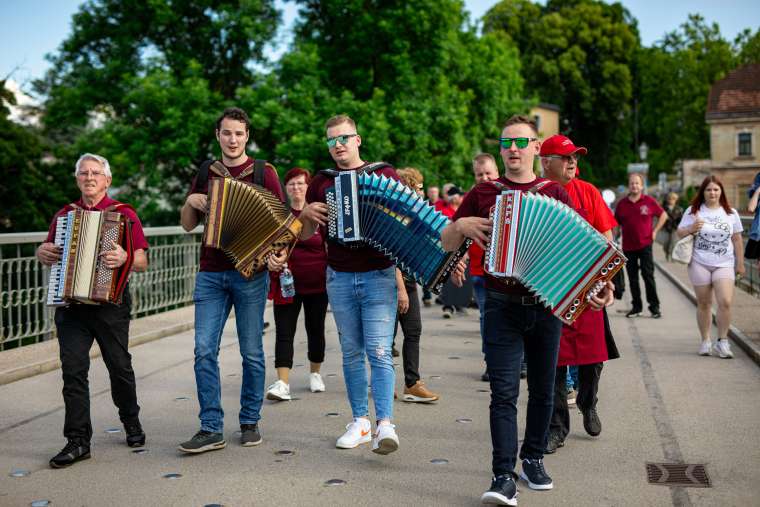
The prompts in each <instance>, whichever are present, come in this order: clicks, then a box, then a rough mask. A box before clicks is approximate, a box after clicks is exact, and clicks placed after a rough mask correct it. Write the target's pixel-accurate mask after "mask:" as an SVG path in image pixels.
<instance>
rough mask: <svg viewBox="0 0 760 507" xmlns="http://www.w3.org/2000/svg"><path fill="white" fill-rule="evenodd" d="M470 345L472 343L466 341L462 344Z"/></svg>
mask: <svg viewBox="0 0 760 507" xmlns="http://www.w3.org/2000/svg"><path fill="white" fill-rule="evenodd" d="M471 343H472V342H471V341H470V340H466V341H465V342H464V344H465V345H469V344H471Z"/></svg>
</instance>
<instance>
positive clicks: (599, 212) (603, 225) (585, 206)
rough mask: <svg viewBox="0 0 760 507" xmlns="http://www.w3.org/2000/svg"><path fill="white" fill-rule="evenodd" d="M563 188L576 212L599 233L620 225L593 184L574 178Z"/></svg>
mask: <svg viewBox="0 0 760 507" xmlns="http://www.w3.org/2000/svg"><path fill="white" fill-rule="evenodd" d="M563 188H564V189H565V191H566V192H567V194H568V195H569V196H570V199H572V200H573V202H574V203H575V206H576V211H578V214H579V215H581V216H582V217H583V218H585V219H586V221H587V222H588V223H590V224H591V225H592V226H593V227H594V229H596V230H597V231H599V232H607V231H609V230H611V229H612V228H613V227H615V226H616V225H617V224H618V223H617V221H616V220H615V216H614V215H613V214H612V211H611V210H610V208H609V206H607V203H606V202H604V199H602V194H601V193H599V190H598V189H597V188H596V187H595V186H594V185H592V184H591V183H589V182H587V181H583V180H579V179H578V178H573V179H572V180H571V181H570V183H568V184H567V185H563Z"/></svg>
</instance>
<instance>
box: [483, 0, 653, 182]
mask: <svg viewBox="0 0 760 507" xmlns="http://www.w3.org/2000/svg"><path fill="white" fill-rule="evenodd" d="M483 30H484V32H486V33H497V32H501V33H504V34H505V35H506V37H508V38H509V39H510V40H511V41H513V43H514V44H515V45H516V46H517V47H518V48H519V49H520V52H521V56H522V64H523V76H524V78H525V82H526V89H528V90H530V91H531V92H532V93H534V94H535V98H536V99H539V100H541V101H543V102H550V103H554V104H557V105H559V106H560V110H561V112H560V114H561V116H562V121H563V123H562V125H561V130H562V131H563V133H566V134H567V135H570V136H571V137H572V138H573V140H574V141H575V142H576V143H578V144H582V145H584V146H587V147H588V148H589V156H588V160H587V161H586V162H584V163H583V165H582V166H583V167H584V177H586V178H591V179H595V180H596V181H597V182H600V183H612V182H617V181H619V179H620V177H621V175H622V174H624V166H625V163H626V162H628V161H630V159H631V157H632V155H633V153H632V150H631V147H632V144H633V143H632V121H631V111H632V108H631V104H632V101H633V86H632V80H633V72H632V66H633V63H634V58H635V55H636V51H637V49H638V48H639V45H640V43H639V36H638V29H637V25H636V21H635V20H634V19H633V17H632V16H631V14H630V13H629V12H628V11H627V10H626V9H625V8H624V7H623V6H622V5H621V4H620V3H618V2H615V3H611V4H607V3H605V2H601V1H599V0H573V1H570V2H568V1H556V0H550V1H549V2H547V4H546V5H545V6H543V7H542V6H540V5H538V4H536V3H533V2H529V1H527V0H502V1H501V2H499V3H498V4H496V5H495V6H494V7H493V8H491V10H489V11H488V12H487V13H486V15H485V17H484V20H483Z"/></svg>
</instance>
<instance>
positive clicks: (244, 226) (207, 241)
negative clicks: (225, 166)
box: [203, 178, 302, 278]
mask: <svg viewBox="0 0 760 507" xmlns="http://www.w3.org/2000/svg"><path fill="white" fill-rule="evenodd" d="M208 203H209V213H208V217H207V218H208V222H207V223H206V230H205V234H204V239H203V244H204V245H205V246H207V247H211V248H218V249H221V250H223V251H224V252H225V253H226V254H227V256H228V257H229V258H230V259H231V260H232V262H233V263H234V264H235V269H237V270H238V271H239V272H240V273H241V274H242V275H243V276H245V277H246V278H250V277H251V276H253V274H254V273H256V272H258V271H261V270H263V269H264V268H265V267H266V262H267V259H268V258H269V256H270V255H271V254H272V253H273V252H276V251H279V250H282V249H288V250H290V249H292V248H293V246H294V245H295V244H296V242H297V241H298V235H299V234H300V233H301V227H302V224H301V222H300V221H299V220H298V219H297V218H296V217H295V216H294V215H293V214H292V213H290V212H289V211H288V210H287V209H286V208H285V205H284V204H283V203H282V202H281V201H280V200H279V199H278V198H277V197H275V196H274V195H273V194H272V193H271V192H269V191H268V190H267V189H265V188H262V187H260V186H258V185H253V184H250V183H245V182H242V181H237V180H233V179H231V178H212V179H211V181H210V182H209V186H208Z"/></svg>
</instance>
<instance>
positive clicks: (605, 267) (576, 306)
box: [484, 190, 626, 324]
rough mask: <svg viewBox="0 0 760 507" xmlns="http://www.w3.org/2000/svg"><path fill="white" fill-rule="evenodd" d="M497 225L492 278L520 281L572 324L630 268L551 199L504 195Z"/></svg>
mask: <svg viewBox="0 0 760 507" xmlns="http://www.w3.org/2000/svg"><path fill="white" fill-rule="evenodd" d="M492 219H493V229H492V232H491V238H490V242H489V245H488V250H487V251H486V255H485V264H484V268H485V270H486V272H488V273H489V274H491V275H493V276H496V277H512V278H515V279H517V280H518V281H519V282H520V283H522V284H523V285H525V286H526V287H527V288H528V289H529V290H530V291H531V292H533V294H535V295H536V296H537V297H538V298H539V300H540V301H541V302H542V303H543V304H544V305H545V306H547V307H548V308H549V309H551V311H552V313H553V314H554V315H555V316H556V317H557V318H559V319H560V320H562V321H563V322H564V323H566V324H571V323H572V322H573V321H574V320H575V319H576V318H577V317H578V316H579V315H580V314H581V313H582V312H583V311H584V310H585V309H586V307H588V305H589V301H590V300H591V298H592V297H593V296H594V295H596V294H598V293H599V292H600V291H601V290H602V289H603V288H604V286H605V284H606V282H607V281H609V280H610V279H611V278H612V277H613V276H614V275H615V273H617V272H618V271H619V270H620V269H622V267H623V266H624V265H625V261H626V258H625V256H624V255H623V253H622V252H621V251H620V250H618V249H617V248H616V247H615V246H614V245H613V244H612V243H611V242H610V241H609V240H607V238H605V237H604V236H603V235H602V234H600V233H599V232H598V231H597V230H596V229H594V228H593V227H591V225H589V223H588V222H586V221H585V220H584V219H583V218H581V216H580V215H578V214H577V213H576V212H575V211H574V210H572V209H571V208H570V207H568V206H567V205H565V204H564V203H561V202H559V201H557V200H556V199H552V198H551V197H547V196H545V195H542V194H537V193H530V192H522V191H518V190H507V191H504V192H502V193H501V194H500V195H498V196H497V197H496V206H495V207H494V210H493V212H492Z"/></svg>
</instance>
